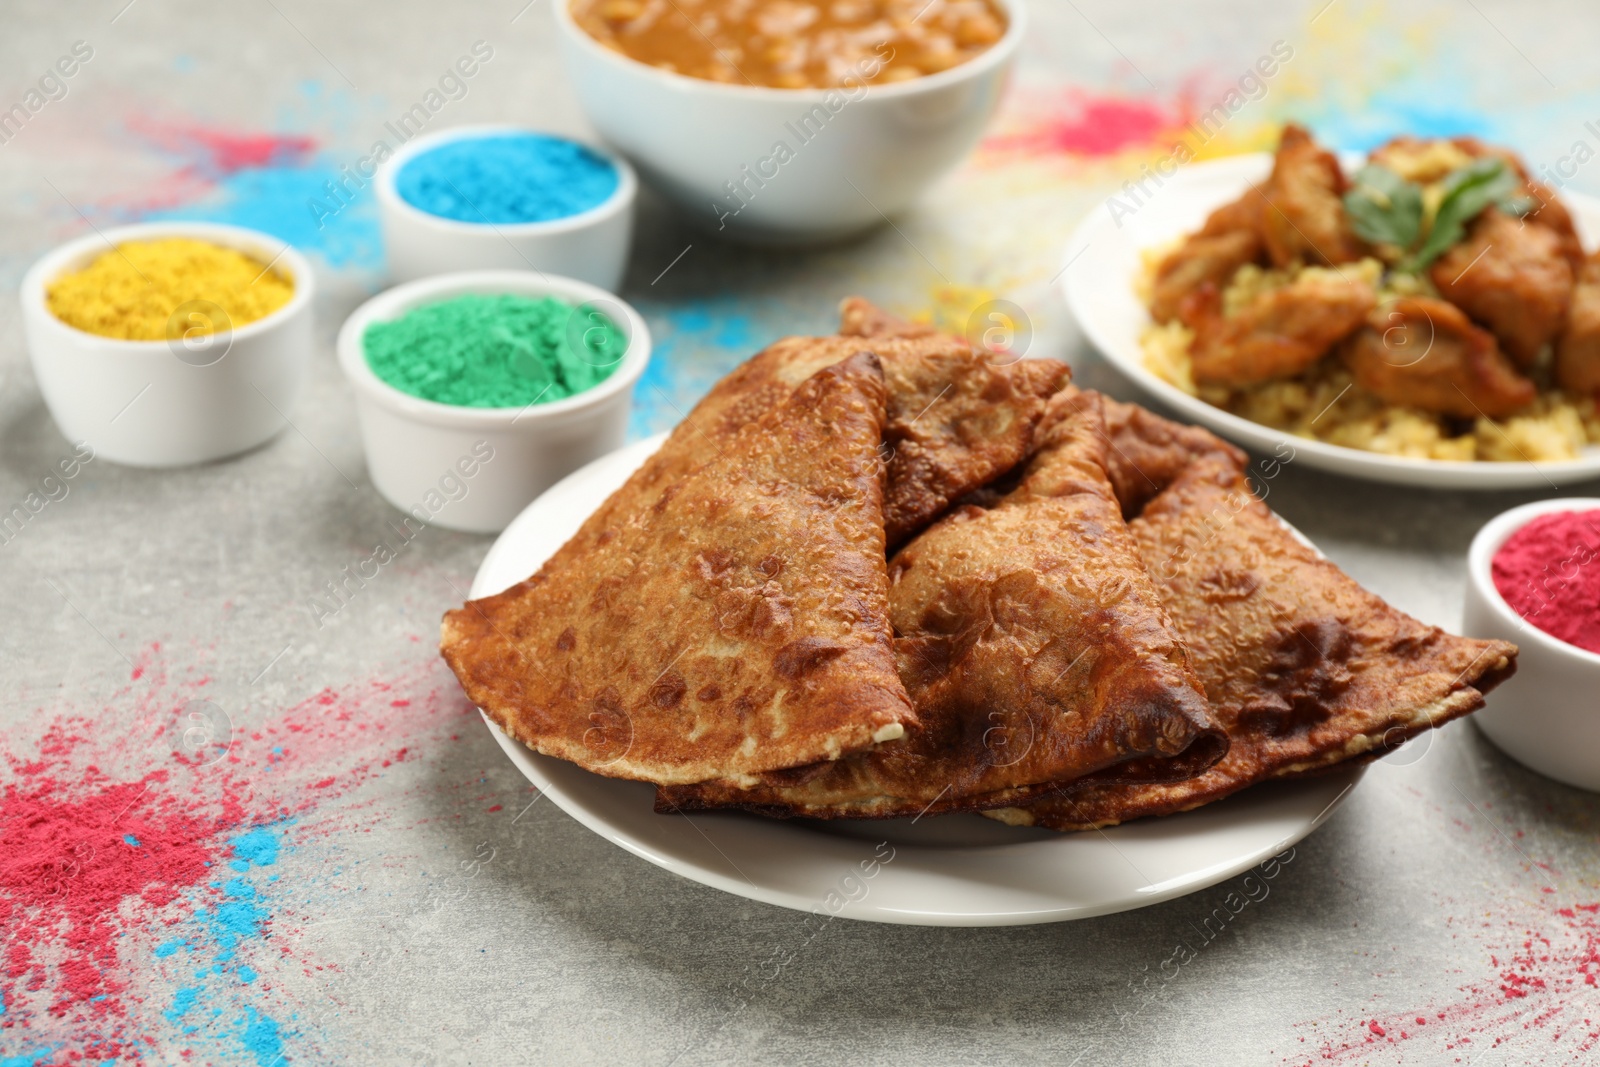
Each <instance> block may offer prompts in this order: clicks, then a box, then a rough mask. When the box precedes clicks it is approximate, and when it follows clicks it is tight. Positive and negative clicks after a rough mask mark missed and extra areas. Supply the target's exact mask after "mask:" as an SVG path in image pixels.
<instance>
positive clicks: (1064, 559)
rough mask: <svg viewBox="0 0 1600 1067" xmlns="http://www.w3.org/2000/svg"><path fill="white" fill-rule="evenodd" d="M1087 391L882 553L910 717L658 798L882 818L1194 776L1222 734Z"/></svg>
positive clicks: (670, 804)
mask: <svg viewBox="0 0 1600 1067" xmlns="http://www.w3.org/2000/svg"><path fill="white" fill-rule="evenodd" d="M1105 442H1106V433H1105V427H1104V423H1103V420H1102V416H1101V412H1100V404H1099V398H1098V397H1097V396H1094V395H1087V396H1083V397H1081V398H1080V400H1079V403H1078V404H1077V406H1076V408H1075V409H1074V410H1071V411H1068V412H1064V413H1061V415H1060V417H1059V418H1058V419H1057V420H1056V422H1055V425H1054V426H1053V427H1052V429H1051V430H1050V435H1049V437H1048V438H1047V439H1046V441H1045V443H1044V446H1043V448H1042V449H1041V451H1040V453H1039V455H1038V456H1036V457H1035V458H1034V459H1033V460H1032V462H1031V463H1030V464H1029V467H1028V469H1027V472H1026V475H1025V477H1024V478H1023V479H1022V481H1021V483H1020V484H1019V485H1018V486H1017V488H1016V489H1014V490H1013V491H1012V492H1010V493H1009V494H1007V495H1006V496H1005V497H1004V498H1003V499H1001V500H1000V501H999V502H998V503H997V504H996V505H995V506H994V507H993V508H992V509H988V510H985V509H982V508H978V507H972V506H968V507H963V508H960V509H958V510H957V511H956V512H954V513H952V514H951V515H949V516H947V517H946V518H944V519H943V520H941V521H940V522H939V523H938V524H936V525H935V526H933V527H932V528H931V529H929V530H927V531H926V532H924V533H923V534H922V535H921V536H920V537H918V538H917V539H916V540H915V541H913V542H912V543H911V544H909V545H908V546H906V548H904V549H903V550H902V551H901V552H900V553H899V554H898V555H896V556H895V558H894V560H893V561H892V563H891V567H890V574H891V582H892V587H891V593H890V607H891V613H892V618H893V622H894V626H895V631H896V633H897V635H898V637H897V640H896V650H897V653H898V658H899V663H900V675H901V678H902V679H903V680H904V681H905V683H906V688H907V690H908V691H909V692H910V694H911V697H912V700H913V703H914V704H915V705H916V707H917V712H918V718H919V720H920V722H919V725H918V726H917V727H915V728H913V729H912V730H910V731H909V732H908V734H907V736H906V737H905V739H903V740H901V741H894V742H890V743H888V744H884V745H880V746H879V747H878V748H876V749H874V750H872V751H871V752H866V753H862V754H859V755H856V756H850V757H846V758H845V759H842V760H840V761H838V762H837V763H835V764H830V765H826V766H821V767H813V768H805V769H802V770H800V771H796V772H784V773H782V774H776V775H767V776H763V778H762V780H761V782H760V783H759V784H758V785H756V786H754V787H753V788H742V787H741V783H734V782H710V783H704V784H702V785H698V786H690V787H685V788H674V789H663V790H660V791H659V799H658V805H657V806H658V809H660V810H665V811H672V810H681V809H689V808H700V807H723V806H739V807H746V808H751V809H754V810H757V811H761V812H763V813H765V814H769V815H802V816H809V817H816V818H840V817H871V818H877V817H886V816H895V815H917V814H920V813H929V814H934V813H939V812H948V811H960V810H971V809H975V808H981V807H984V806H989V805H994V804H1002V803H1014V802H1016V801H1017V800H1018V799H1020V798H1022V797H1025V796H1027V795H1029V794H1030V793H1031V792H1033V791H1034V790H1035V789H1036V788H1039V787H1046V788H1048V787H1049V785H1050V784H1051V783H1057V782H1061V781H1065V780H1070V779H1075V778H1078V777H1080V776H1082V775H1085V774H1090V773H1093V772H1096V771H1101V770H1103V769H1104V768H1108V767H1115V769H1116V774H1117V775H1118V777H1121V778H1127V779H1132V778H1141V779H1148V778H1169V777H1176V776H1182V775H1189V774H1195V773H1199V772H1200V771H1202V770H1204V768H1205V767H1207V766H1209V765H1210V764H1211V763H1213V762H1215V761H1216V760H1217V759H1218V758H1220V756H1221V754H1222V750H1223V747H1224V741H1223V737H1222V734H1221V731H1220V730H1219V729H1217V727H1216V726H1215V725H1214V724H1213V723H1212V721H1211V718H1210V715H1209V709H1208V706H1207V704H1206V701H1205V697H1204V695H1203V694H1202V692H1201V690H1200V688H1199V685H1198V684H1197V681H1196V679H1195V677H1194V675H1193V673H1192V672H1191V670H1190V668H1189V664H1188V656H1187V653H1186V651H1185V650H1184V649H1183V648H1182V646H1181V645H1180V644H1179V643H1178V641H1177V640H1176V638H1175V636H1174V633H1173V630H1172V627H1171V625H1170V623H1169V622H1168V620H1167V617H1166V613H1165V612H1164V611H1163V610H1162V608H1161V605H1160V603H1159V601H1158V600H1157V597H1156V590H1155V588H1154V587H1153V586H1152V584H1151V582H1150V580H1149V578H1148V576H1147V575H1146V574H1145V572H1144V569H1143V567H1142V566H1141V565H1140V562H1139V558H1138V555H1137V552H1136V549H1135V547H1134V545H1133V543H1132V540H1131V538H1130V537H1129V534H1128V530H1127V527H1126V525H1125V524H1124V523H1123V520H1122V517H1121V514H1120V509H1119V506H1118V504H1117V501H1116V499H1115V497H1114V496H1113V495H1112V491H1111V483H1110V482H1109V480H1108V479H1107V477H1106V473H1105V460H1104V456H1105Z"/></svg>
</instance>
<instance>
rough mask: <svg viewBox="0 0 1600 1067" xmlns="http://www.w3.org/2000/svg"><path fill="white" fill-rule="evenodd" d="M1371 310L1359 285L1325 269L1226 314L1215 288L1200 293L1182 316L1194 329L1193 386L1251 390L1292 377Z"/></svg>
mask: <svg viewBox="0 0 1600 1067" xmlns="http://www.w3.org/2000/svg"><path fill="white" fill-rule="evenodd" d="M1376 304H1377V294H1375V293H1374V292H1373V289H1372V286H1371V285H1370V284H1368V283H1367V282H1366V281H1365V280H1363V279H1360V278H1356V277H1349V278H1347V277H1344V276H1343V275H1341V274H1338V273H1336V272H1333V271H1326V270H1311V271H1307V272H1305V273H1304V274H1302V275H1301V276H1300V277H1299V278H1296V279H1295V280H1294V281H1293V282H1291V283H1290V284H1288V285H1286V286H1283V287H1282V288H1280V289H1273V290H1271V291H1269V292H1265V293H1261V294H1260V295H1258V296H1257V297H1256V298H1255V299H1254V300H1252V301H1251V302H1250V303H1249V304H1247V305H1245V306H1244V307H1243V308H1242V309H1240V310H1239V311H1238V312H1236V313H1235V314H1233V315H1228V316H1224V315H1222V314H1221V297H1220V295H1219V294H1218V293H1217V292H1216V290H1215V289H1214V288H1211V289H1202V291H1201V292H1200V293H1197V294H1195V297H1194V298H1193V299H1191V301H1190V302H1189V304H1188V306H1187V308H1186V310H1185V321H1187V322H1189V323H1190V324H1191V325H1192V326H1193V327H1194V330H1195V337H1194V343H1193V345H1192V346H1191V347H1190V349H1189V354H1190V358H1191V360H1192V362H1193V368H1194V380H1195V381H1196V382H1200V383H1203V384H1217V385H1251V384H1254V383H1256V382H1265V381H1270V380H1272V379H1274V378H1289V377H1292V376H1294V375H1296V374H1299V373H1300V372H1301V371H1303V370H1305V369H1306V368H1307V367H1310V366H1311V365H1312V364H1314V363H1316V362H1317V360H1319V359H1321V358H1322V357H1323V356H1324V355H1326V354H1327V353H1328V351H1329V350H1330V349H1332V348H1333V346H1334V345H1336V344H1338V343H1339V342H1340V341H1342V340H1344V338H1346V337H1348V336H1349V335H1350V334H1351V333H1352V332H1354V331H1355V330H1357V329H1359V328H1360V327H1361V324H1362V322H1364V321H1365V320H1366V317H1367V314H1368V312H1370V311H1371V310H1372V309H1373V307H1374V306H1375V305H1376Z"/></svg>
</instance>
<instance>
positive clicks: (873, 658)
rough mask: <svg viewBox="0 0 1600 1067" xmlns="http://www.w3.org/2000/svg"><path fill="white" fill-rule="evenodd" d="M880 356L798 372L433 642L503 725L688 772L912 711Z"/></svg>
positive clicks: (825, 739) (741, 761) (720, 767)
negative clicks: (894, 593) (645, 495)
mask: <svg viewBox="0 0 1600 1067" xmlns="http://www.w3.org/2000/svg"><path fill="white" fill-rule="evenodd" d="M885 404H886V399H885V388H884V379H883V373H882V370H881V367H880V365H879V361H878V358H877V357H876V356H874V355H872V354H871V353H861V354H858V355H855V356H852V357H850V358H849V359H846V360H844V361H843V362H840V363H836V364H834V365H832V366H829V367H826V368H824V369H823V370H821V371H819V372H818V373H817V374H815V375H814V376H812V377H811V378H809V379H808V380H807V381H805V382H804V383H803V384H802V385H801V386H800V387H799V388H798V389H797V390H795V392H794V394H793V395H792V396H791V397H789V398H788V399H787V400H786V401H784V402H783V403H782V404H780V405H778V406H777V408H776V410H774V411H771V412H769V413H768V414H766V415H765V416H763V417H761V418H760V419H758V420H756V421H755V422H754V423H753V424H752V425H751V426H749V427H748V428H747V429H746V430H745V431H743V432H741V433H737V434H733V435H730V436H727V437H726V438H724V440H723V441H722V442H721V444H720V446H719V448H718V451H717V454H716V455H715V456H714V457H713V458H712V459H711V460H710V461H709V462H707V463H706V464H704V465H703V466H701V467H699V468H698V469H697V470H695V471H693V472H692V473H690V474H689V475H687V476H685V477H682V478H680V479H678V480H675V481H673V482H671V483H669V484H667V485H665V486H663V487H662V488H661V489H660V490H659V491H657V492H656V493H655V494H654V496H653V498H652V499H650V500H648V501H646V502H644V503H645V506H643V507H641V508H639V509H638V510H637V511H635V512H633V513H631V514H629V515H628V516H627V517H626V518H625V519H623V520H621V521H619V522H618V523H617V524H616V525H615V526H613V527H608V528H607V529H606V530H604V531H603V532H602V533H601V534H600V535H599V536H598V537H597V538H596V539H595V540H594V541H593V542H580V541H578V540H573V541H569V542H568V543H567V544H566V545H565V546H563V547H562V548H561V549H560V550H558V551H557V552H556V554H555V555H554V556H552V557H551V558H550V560H549V561H548V562H546V563H545V565H544V566H543V567H541V568H540V569H539V571H538V572H537V573H536V574H534V575H533V576H532V577H531V578H529V579H528V580H526V581H524V582H521V583H520V584H518V585H515V586H513V587H511V588H510V589H508V590H506V591H505V592H503V593H499V594H497V595H495V596H490V597H485V598H483V599H481V600H474V601H470V602H468V603H467V605H466V606H465V607H462V608H459V609H457V610H455V611H451V612H449V613H448V614H447V615H446V616H445V618H444V626H443V637H442V641H441V650H442V652H443V653H444V657H445V659H446V660H447V661H448V662H449V664H450V666H451V668H452V669H453V670H454V671H455V673H456V677H457V678H459V679H460V680H461V684H462V687H463V688H464V689H465V690H466V692H467V695H468V696H469V697H470V698H471V699H472V701H473V702H474V703H476V704H477V705H478V706H479V707H481V708H482V709H483V710H484V711H485V712H487V713H488V715H489V716H490V717H491V718H492V719H494V720H495V721H496V722H497V723H499V724H500V726H501V727H502V728H504V729H505V731H506V732H507V733H508V734H510V735H511V736H512V737H515V738H517V739H518V740H520V741H522V742H523V743H525V744H527V745H528V746H530V747H532V748H534V749H537V750H538V751H540V752H543V753H545V754H547V755H551V756H557V757H560V758H562V759H566V760H571V761H572V762H573V763H576V764H578V765H579V766H581V767H585V768H587V769H589V770H591V771H595V772H598V773H600V774H605V775H610V776H613V777H619V778H640V779H645V780H648V781H652V782H678V783H688V782H697V781H702V780H704V779H708V778H727V777H736V778H737V777H739V776H749V775H754V774H757V773H759V772H762V771H770V770H775V769H778V768H783V767H793V766H796V765H800V764H809V763H815V762H817V761H819V760H831V759H837V758H838V757H839V756H841V755H844V754H846V753H850V752H856V751H860V750H862V749H865V748H867V747H869V746H871V745H872V744H874V743H875V742H880V741H884V740H888V739H891V738H896V737H899V736H900V735H901V734H902V733H903V731H904V729H905V728H906V727H907V726H910V725H912V724H914V722H915V714H914V712H913V711H912V708H911V703H910V700H909V699H908V698H907V695H906V692H905V689H904V687H903V686H902V684H901V682H900V679H899V676H898V674H897V672H896V669H895V660H894V650H893V646H892V637H891V632H890V627H889V617H888V592H889V590H888V575H887V571H886V569H885V564H884V540H883V463H882V460H881V457H880V456H879V454H878V447H879V444H880V442H881V440H882V433H883V425H884V419H885Z"/></svg>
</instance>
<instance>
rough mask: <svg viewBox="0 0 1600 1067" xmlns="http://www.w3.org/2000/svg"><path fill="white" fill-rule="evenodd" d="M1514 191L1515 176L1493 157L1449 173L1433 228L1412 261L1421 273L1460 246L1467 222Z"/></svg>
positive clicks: (1515, 184) (1475, 161)
mask: <svg viewBox="0 0 1600 1067" xmlns="http://www.w3.org/2000/svg"><path fill="white" fill-rule="evenodd" d="M1516 191H1517V176H1516V174H1514V173H1513V172H1512V170H1511V168H1509V167H1507V166H1506V165H1505V161H1504V160H1500V159H1495V158H1493V157H1489V158H1485V159H1475V160H1473V161H1472V162H1471V163H1469V164H1467V165H1466V166H1465V167H1461V168H1459V169H1458V170H1454V171H1452V172H1451V173H1450V174H1449V175H1447V176H1446V177H1445V179H1444V196H1443V197H1442V198H1441V199H1440V201H1439V210H1438V211H1437V212H1435V213H1434V216H1433V229H1431V230H1429V231H1428V236H1427V239H1426V240H1424V241H1423V242H1422V247H1421V248H1419V249H1417V254H1416V256H1415V257H1414V259H1413V261H1412V265H1413V266H1414V269H1416V270H1418V271H1422V270H1425V269H1427V267H1428V264H1430V263H1432V262H1433V261H1434V260H1436V259H1438V258H1439V257H1440V256H1442V255H1444V253H1445V252H1446V250H1448V249H1449V248H1451V247H1452V246H1453V245H1456V244H1459V243H1460V242H1461V239H1462V238H1463V237H1465V236H1466V233H1467V223H1469V222H1471V221H1472V220H1473V219H1475V218H1477V217H1478V215H1479V214H1481V213H1482V212H1483V209H1484V208H1487V207H1489V206H1491V205H1493V204H1495V203H1497V202H1499V201H1501V200H1505V199H1507V198H1509V197H1510V196H1512V194H1514V193H1515V192H1516Z"/></svg>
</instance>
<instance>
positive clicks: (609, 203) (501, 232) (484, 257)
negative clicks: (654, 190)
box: [374, 125, 639, 289]
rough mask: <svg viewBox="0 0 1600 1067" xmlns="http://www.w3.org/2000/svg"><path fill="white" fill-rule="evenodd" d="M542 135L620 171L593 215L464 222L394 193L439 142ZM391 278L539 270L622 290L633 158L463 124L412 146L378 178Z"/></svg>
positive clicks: (507, 128)
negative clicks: (409, 166)
mask: <svg viewBox="0 0 1600 1067" xmlns="http://www.w3.org/2000/svg"><path fill="white" fill-rule="evenodd" d="M516 133H539V134H542V135H543V136H548V137H560V138H561V139H562V140H568V141H573V143H575V144H582V145H583V146H584V147H585V148H588V149H590V150H591V151H593V152H595V153H596V154H597V155H600V156H604V157H605V158H606V159H607V160H609V161H610V162H611V165H612V166H614V167H616V168H617V188H616V191H614V192H613V193H612V194H611V196H610V197H609V198H607V199H606V200H604V201H603V202H601V203H599V204H597V205H595V206H594V207H592V208H590V209H589V210H588V211H583V212H580V213H578V214H576V215H569V216H567V217H566V218H560V219H551V220H549V221H548V222H519V223H506V222H496V223H489V222H458V221H457V220H455V219H447V218H442V217H440V216H438V215H431V214H429V213H428V212H426V211H423V210H422V209H421V208H417V207H413V206H412V205H411V204H409V203H407V202H406V201H405V200H404V199H402V198H401V196H400V193H399V192H398V191H397V190H396V189H395V178H396V176H397V175H398V174H399V173H400V169H401V168H402V167H404V166H405V165H406V163H407V162H408V161H409V160H411V159H414V158H416V157H417V156H418V155H421V154H422V153H424V152H427V151H428V150H430V149H433V148H438V147H439V146H440V145H443V144H449V143H451V142H454V141H463V140H470V139H473V138H479V137H489V136H495V135H497V134H516ZM374 185H375V186H376V189H377V197H378V218H379V220H380V222H381V224H382V226H383V241H384V247H385V250H386V252H387V255H388V258H389V273H390V275H391V276H393V278H394V280H395V281H397V282H409V281H415V280H416V279H418V278H426V277H428V276H429V275H433V274H445V273H449V272H452V271H463V270H533V271H542V272H548V273H550V274H559V275H562V276H564V277H568V278H576V279H578V280H579V281H583V282H588V283H589V284H590V285H598V286H599V287H600V288H602V289H616V288H617V287H618V286H619V285H620V284H621V283H622V273H623V271H624V270H625V269H626V268H627V265H628V246H629V243H630V242H631V241H632V239H633V206H634V200H635V197H636V195H637V193H638V189H639V179H638V178H637V177H635V175H634V173H633V168H632V167H630V166H629V165H628V161H627V160H625V159H623V158H621V157H620V156H618V155H617V154H616V153H614V152H611V151H608V150H606V149H604V148H601V147H599V146H597V145H592V144H588V143H586V142H581V141H577V140H575V139H574V138H570V137H565V136H564V135H561V134H544V133H543V131H541V130H534V129H531V128H529V127H526V126H513V125H475V126H457V127H454V128H452V129H448V130H440V131H438V132H436V133H429V134H424V135H422V136H421V137H416V138H413V139H412V140H410V141H407V142H406V143H405V145H404V146H403V147H402V148H401V149H400V150H399V151H397V152H396V153H395V154H394V155H392V156H390V157H389V158H388V159H387V160H385V161H384V162H383V164H382V165H381V166H380V167H379V168H378V173H377V176H376V177H375V179H374Z"/></svg>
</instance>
